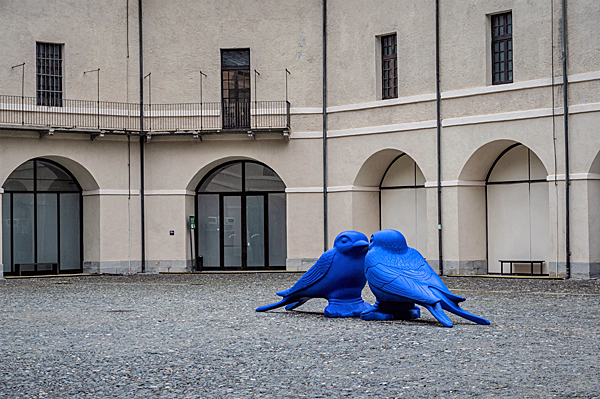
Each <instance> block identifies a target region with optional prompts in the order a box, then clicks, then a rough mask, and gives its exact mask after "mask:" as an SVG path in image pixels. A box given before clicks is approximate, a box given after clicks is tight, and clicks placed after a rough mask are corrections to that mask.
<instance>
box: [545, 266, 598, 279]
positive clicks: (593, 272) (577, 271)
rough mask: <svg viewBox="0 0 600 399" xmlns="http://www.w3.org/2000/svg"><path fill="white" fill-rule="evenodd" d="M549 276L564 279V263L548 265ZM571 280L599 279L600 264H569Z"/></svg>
mask: <svg viewBox="0 0 600 399" xmlns="http://www.w3.org/2000/svg"><path fill="white" fill-rule="evenodd" d="M548 267H549V270H550V276H552V277H565V276H566V275H567V265H566V263H565V262H558V269H557V266H556V262H550V263H549V264H548ZM571 278H572V279H574V280H589V279H596V278H600V262H592V263H588V262H571Z"/></svg>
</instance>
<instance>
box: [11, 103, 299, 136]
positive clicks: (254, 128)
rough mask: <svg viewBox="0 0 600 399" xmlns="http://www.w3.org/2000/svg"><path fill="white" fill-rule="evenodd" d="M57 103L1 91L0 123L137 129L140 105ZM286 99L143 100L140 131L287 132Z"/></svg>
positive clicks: (80, 129)
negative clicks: (38, 102) (4, 93)
mask: <svg viewBox="0 0 600 399" xmlns="http://www.w3.org/2000/svg"><path fill="white" fill-rule="evenodd" d="M61 105H62V106H60V107H57V106H43V105H37V101H36V98H35V97H20V96H7V95H0V128H4V129H14V128H18V127H22V128H26V129H33V130H40V137H41V135H42V134H44V135H47V134H48V131H51V132H54V131H61V132H62V131H71V132H79V133H89V134H91V135H92V138H94V137H97V136H98V134H105V133H106V134H139V131H140V105H139V104H135V103H119V102H108V101H87V100H61ZM289 131H290V103H289V102H287V101H251V102H243V103H241V102H237V103H227V102H222V103H221V102H209V103H175V104H144V133H145V134H146V135H147V136H148V137H151V136H155V135H175V134H177V135H181V134H183V135H185V134H188V135H193V136H194V137H196V138H201V136H202V135H206V134H218V133H244V134H248V135H249V136H251V137H254V134H257V133H267V132H273V133H281V134H283V135H284V137H289Z"/></svg>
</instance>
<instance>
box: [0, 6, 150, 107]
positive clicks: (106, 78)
mask: <svg viewBox="0 0 600 399" xmlns="http://www.w3.org/2000/svg"><path fill="white" fill-rule="evenodd" d="M127 4H129V10H127ZM127 12H129V48H128V47H127V41H128V38H127V24H128V22H127V21H128V18H127V17H128V14H127ZM137 27H138V24H137V2H135V1H130V2H125V1H119V0H103V1H93V0H83V1H78V2H75V3H74V2H72V1H67V0H57V1H51V2H48V1H45V2H39V1H35V0H5V1H2V2H0V35H1V36H2V37H3V38H8V37H10V38H11V39H10V40H2V42H1V43H0V53H1V54H2V57H0V82H2V88H3V89H2V93H0V94H8V95H18V96H20V95H21V68H14V69H11V66H13V65H17V64H21V63H23V62H25V96H32V97H35V96H36V41H37V42H49V43H61V44H63V45H64V48H63V68H64V79H63V84H64V98H68V99H78V100H96V98H97V76H96V73H91V74H85V75H84V74H83V72H84V71H88V70H92V69H97V68H100V100H102V101H121V102H126V101H128V100H129V101H135V99H136V98H139V94H137V93H138V92H137V90H138V81H137V76H139V75H138V74H137V71H138V46H137V35H138V29H137ZM128 55H129V57H128Z"/></svg>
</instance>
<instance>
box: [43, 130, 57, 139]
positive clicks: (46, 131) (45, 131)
mask: <svg viewBox="0 0 600 399" xmlns="http://www.w3.org/2000/svg"><path fill="white" fill-rule="evenodd" d="M48 136H54V128H50V129H48V130H42V131H41V132H40V140H43V139H45V138H46V137H48Z"/></svg>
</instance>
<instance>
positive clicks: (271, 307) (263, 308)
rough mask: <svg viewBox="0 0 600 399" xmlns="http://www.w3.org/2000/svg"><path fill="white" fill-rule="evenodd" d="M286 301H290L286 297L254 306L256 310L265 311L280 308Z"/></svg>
mask: <svg viewBox="0 0 600 399" xmlns="http://www.w3.org/2000/svg"><path fill="white" fill-rule="evenodd" d="M288 303H290V301H289V299H288V298H283V299H282V300H281V301H279V302H277V303H272V304H270V305H265V306H260V307H258V308H256V311H257V312H266V311H267V310H271V309H277V308H280V307H282V306H285V305H287V304H288Z"/></svg>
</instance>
